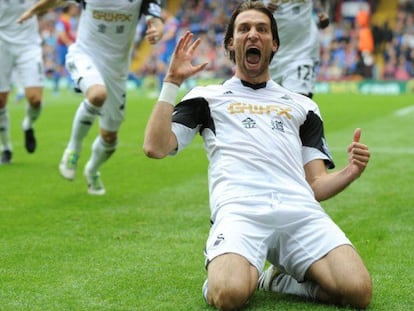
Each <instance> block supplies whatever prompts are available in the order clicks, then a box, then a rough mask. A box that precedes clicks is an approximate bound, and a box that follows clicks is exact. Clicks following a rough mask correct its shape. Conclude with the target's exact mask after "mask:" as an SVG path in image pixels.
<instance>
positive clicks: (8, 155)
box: [0, 0, 44, 164]
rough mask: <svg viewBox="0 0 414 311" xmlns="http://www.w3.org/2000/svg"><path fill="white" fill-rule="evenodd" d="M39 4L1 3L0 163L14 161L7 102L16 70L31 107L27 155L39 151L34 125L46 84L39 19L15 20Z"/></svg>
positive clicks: (26, 134)
mask: <svg viewBox="0 0 414 311" xmlns="http://www.w3.org/2000/svg"><path fill="white" fill-rule="evenodd" d="M35 2H36V1H34V0H33V1H23V2H22V1H14V2H13V1H12V2H11V3H9V2H7V3H6V2H5V1H0V68H1V69H0V70H1V74H0V145H1V147H2V154H1V160H0V164H7V163H10V162H11V159H12V152H13V150H12V144H11V142H10V133H9V132H10V119H9V114H8V112H7V106H6V105H7V99H8V96H9V93H10V86H11V82H12V80H13V78H12V76H13V71H15V73H16V77H17V79H18V80H19V81H18V83H19V84H20V85H22V86H23V88H24V93H25V96H26V99H27V101H28V106H27V110H26V116H25V118H24V120H23V123H22V127H23V131H24V137H25V147H26V150H27V152H29V153H33V152H34V151H35V150H36V138H35V135H34V129H33V124H34V123H35V121H36V120H37V119H38V117H39V115H40V112H41V108H42V91H43V83H44V72H43V59H42V49H41V47H40V43H41V38H40V35H39V28H38V22H37V18H36V17H32V18H30V19H29V20H28V21H27V23H25V24H24V25H18V24H16V19H17V18H18V17H19V16H20V15H21V14H22V13H23V12H24V11H25V10H27V9H28V8H29V7H30V6H31V5H33V3H35Z"/></svg>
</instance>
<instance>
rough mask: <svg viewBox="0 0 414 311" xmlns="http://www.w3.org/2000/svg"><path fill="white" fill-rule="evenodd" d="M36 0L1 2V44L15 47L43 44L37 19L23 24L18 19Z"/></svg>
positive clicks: (6, 0)
mask: <svg viewBox="0 0 414 311" xmlns="http://www.w3.org/2000/svg"><path fill="white" fill-rule="evenodd" d="M35 2H36V0H0V42H3V43H5V44H13V45H33V44H34V45H39V44H40V42H41V38H40V34H39V25H38V22H37V17H35V16H33V17H32V18H30V19H29V20H27V21H25V22H24V23H22V24H18V23H16V21H17V19H18V18H19V17H20V15H22V14H23V13H24V12H25V11H26V10H28V9H29V8H30V7H31V6H32V5H33V4H34V3H35Z"/></svg>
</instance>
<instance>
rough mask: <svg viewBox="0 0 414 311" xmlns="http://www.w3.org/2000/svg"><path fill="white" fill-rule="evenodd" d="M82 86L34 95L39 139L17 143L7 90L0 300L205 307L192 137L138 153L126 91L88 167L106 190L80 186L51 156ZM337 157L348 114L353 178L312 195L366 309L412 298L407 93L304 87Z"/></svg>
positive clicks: (412, 175)
mask: <svg viewBox="0 0 414 311" xmlns="http://www.w3.org/2000/svg"><path fill="white" fill-rule="evenodd" d="M80 100H81V97H80V96H79V95H74V94H72V93H69V92H64V93H63V94H61V95H60V96H53V95H51V94H50V93H49V92H46V94H45V106H44V110H43V114H42V116H41V118H40V119H39V121H38V123H37V124H36V134H37V138H38V149H37V150H36V153H35V154H30V155H29V154H27V153H26V151H25V150H24V146H23V136H22V132H21V128H20V124H21V120H22V116H23V113H24V105H23V104H15V103H13V101H12V100H11V101H10V103H9V110H10V115H11V118H12V133H11V134H12V140H13V143H14V154H13V156H14V158H13V163H12V165H8V166H0V310H13V311H14V310H42V311H43V310H88V311H89V310H100V311H101V310H212V309H211V308H209V307H207V306H206V305H205V303H204V301H203V299H202V298H201V285H202V283H203V281H204V278H205V271H204V268H203V267H204V257H203V248H204V242H205V239H206V237H207V233H208V229H209V208H208V195H207V177H206V171H207V160H206V157H205V155H204V151H203V148H202V147H201V140H200V139H197V140H196V141H195V142H193V144H192V145H191V146H190V147H189V148H188V149H187V150H184V151H183V152H182V153H181V154H180V155H179V156H177V157H174V158H167V159H164V160H161V161H159V160H150V159H147V158H145V157H144V155H143V153H142V151H141V146H142V142H143V132H144V127H145V123H146V120H147V118H148V115H149V113H150V110H151V108H152V105H153V102H154V100H153V99H152V100H151V99H149V97H147V96H146V92H145V90H144V91H140V92H137V91H131V92H130V93H129V97H128V100H129V103H128V108H127V119H126V121H125V123H124V125H123V127H122V129H121V131H120V144H119V148H118V150H117V152H116V153H115V155H114V156H113V158H112V159H111V160H110V161H109V162H108V163H106V164H105V166H103V167H102V169H101V173H102V176H103V181H104V183H105V186H106V188H107V192H108V193H107V195H106V196H103V197H91V196H89V195H88V194H87V193H86V184H85V181H84V180H83V177H82V176H81V175H82V174H81V173H82V168H83V165H84V164H85V161H86V160H87V158H88V157H89V154H90V145H91V143H92V141H93V139H94V137H95V135H96V133H97V127H96V125H95V127H94V128H93V129H92V131H91V133H90V134H91V135H89V136H88V138H87V139H86V141H85V144H84V151H83V154H82V156H81V159H80V170H79V172H78V173H79V174H78V175H79V176H77V179H76V180H75V181H73V182H68V181H65V180H63V179H62V178H61V177H60V176H59V173H58V170H57V165H58V163H59V160H60V157H61V155H62V152H63V150H64V148H65V146H66V143H67V140H68V138H69V133H70V127H71V123H72V118H73V115H74V112H75V110H76V109H77V106H78V103H79V102H80ZM315 100H316V101H317V102H318V103H319V105H320V108H321V111H322V113H323V115H324V120H325V126H326V129H325V131H326V136H327V139H328V143H329V146H330V148H331V151H332V153H333V155H334V158H335V160H336V164H337V166H338V167H342V166H343V165H345V163H346V160H347V159H346V146H347V145H348V144H349V143H350V142H351V139H352V133H353V130H354V128H355V127H361V128H362V131H363V132H362V141H364V142H366V143H367V144H368V145H369V146H370V148H371V151H372V161H371V163H370V164H369V167H368V168H367V170H366V172H365V174H364V175H363V177H362V178H361V179H360V180H358V181H357V182H355V183H354V184H353V185H351V186H350V187H349V188H348V189H347V190H346V191H345V192H344V193H342V194H340V195H338V196H336V197H334V198H332V199H331V200H329V201H327V202H324V204H323V205H324V207H325V208H326V210H327V211H328V213H329V214H330V215H331V216H332V218H333V219H335V221H336V222H337V223H338V224H339V225H340V226H341V227H342V228H343V230H344V231H345V232H346V233H347V234H348V235H349V237H350V238H351V240H352V241H353V242H354V244H355V246H356V247H357V248H358V250H359V251H360V253H361V255H362V257H363V258H364V260H365V262H366V264H367V266H368V268H369V270H370V272H371V274H372V278H373V281H374V298H373V301H372V304H371V307H370V309H372V310H387V311H388V310H409V309H410V308H412V306H413V305H414V291H413V285H412V284H413V283H412V282H413V281H412V280H414V272H413V269H412V268H413V266H414V265H413V256H412V251H413V249H414V242H413V228H414V226H413V222H414V207H413V205H414V191H413V186H412V185H413V184H414V165H412V162H413V160H412V159H413V156H414V139H413V136H412V134H411V133H412V120H413V115H414V112H411V113H408V114H406V115H402V116H398V115H395V111H397V110H399V109H401V108H404V107H408V106H411V105H413V104H414V96H413V95H407V96H398V97H397V96H357V95H316V96H315ZM247 310H337V308H335V307H331V306H324V305H319V304H313V303H308V302H304V301H302V300H301V299H298V298H295V297H289V296H284V295H277V294H268V293H257V294H256V295H255V296H254V297H253V298H252V299H251V301H250V304H249V306H248V307H247Z"/></svg>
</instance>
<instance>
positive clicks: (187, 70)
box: [165, 31, 208, 85]
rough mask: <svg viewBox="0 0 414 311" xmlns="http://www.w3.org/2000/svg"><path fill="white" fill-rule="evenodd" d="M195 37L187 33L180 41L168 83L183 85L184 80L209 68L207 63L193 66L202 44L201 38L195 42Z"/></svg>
mask: <svg viewBox="0 0 414 311" xmlns="http://www.w3.org/2000/svg"><path fill="white" fill-rule="evenodd" d="M193 37H194V35H193V34H192V33H191V32H189V31H187V32H186V33H185V34H184V35H183V36H182V37H181V38H180V40H179V41H178V43H177V45H176V47H175V50H174V53H173V55H172V57H171V61H170V65H169V68H168V71H167V74H166V77H165V81H166V82H171V83H174V84H176V85H181V83H183V82H184V80H186V79H187V78H189V77H191V76H193V75H195V74H197V73H199V72H200V71H202V70H203V69H204V68H205V67H206V66H207V64H208V63H207V62H205V63H203V64H199V65H193V64H192V60H193V57H194V53H195V51H196V50H197V47H198V46H199V45H200V43H201V39H200V38H198V39H196V40H195V41H193Z"/></svg>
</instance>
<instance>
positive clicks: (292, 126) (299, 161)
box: [173, 77, 333, 219]
mask: <svg viewBox="0 0 414 311" xmlns="http://www.w3.org/2000/svg"><path fill="white" fill-rule="evenodd" d="M173 132H174V133H175V135H176V137H177V140H178V150H177V151H180V150H181V149H183V148H184V147H186V146H187V145H188V144H190V142H191V141H192V139H193V138H194V137H195V135H196V134H197V132H200V133H201V135H202V136H203V140H204V144H205V149H206V151H207V155H208V159H209V191H210V201H211V202H210V203H211V204H210V205H211V209H212V211H211V212H212V219H214V215H215V211H216V209H217V207H218V206H219V205H220V203H224V202H225V201H227V200H230V199H234V198H239V197H242V196H250V195H258V194H264V193H274V192H276V193H280V194H282V195H287V196H293V197H296V198H298V199H299V198H305V199H306V200H314V194H313V191H312V189H311V188H310V186H309V184H308V183H307V182H306V180H305V172H304V167H303V166H304V164H306V163H307V162H309V161H311V160H313V159H323V160H325V161H326V163H327V165H328V166H329V167H333V162H332V159H331V156H330V154H329V151H328V148H327V145H326V143H325V139H324V134H323V124H322V119H321V117H320V113H319V109H318V107H317V105H316V104H315V103H314V102H313V101H312V100H310V99H309V98H306V97H305V96H302V95H299V94H296V93H293V92H290V91H288V90H287V89H285V88H282V87H281V86H280V85H278V84H277V83H275V82H274V81H271V80H270V81H268V82H267V83H266V84H264V85H262V86H261V87H259V86H255V87H254V89H253V88H252V87H251V86H246V83H244V82H242V81H240V80H239V79H237V78H235V77H233V78H231V79H230V80H227V81H226V82H225V83H224V84H223V85H212V86H208V87H196V88H194V89H193V90H191V91H190V92H189V93H188V94H187V95H186V96H185V97H184V98H183V100H182V101H181V103H179V104H178V105H177V106H176V108H175V112H174V114H173Z"/></svg>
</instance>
